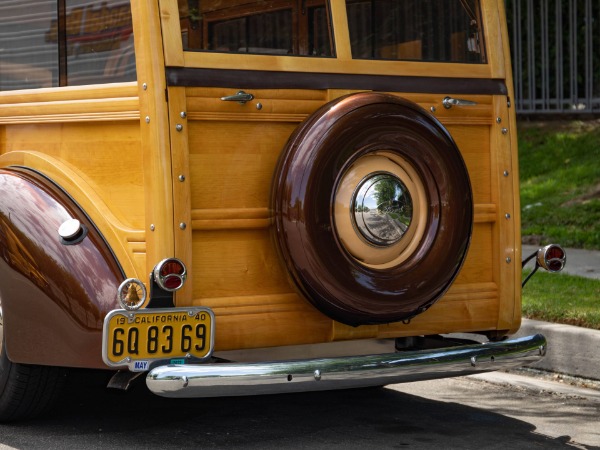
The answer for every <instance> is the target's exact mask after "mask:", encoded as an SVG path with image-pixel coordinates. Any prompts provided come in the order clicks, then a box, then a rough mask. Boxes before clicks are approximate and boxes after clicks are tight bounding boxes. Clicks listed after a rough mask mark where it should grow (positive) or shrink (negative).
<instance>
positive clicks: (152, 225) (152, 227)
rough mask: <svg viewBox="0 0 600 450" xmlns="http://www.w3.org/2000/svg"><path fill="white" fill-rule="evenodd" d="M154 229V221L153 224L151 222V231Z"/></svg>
mask: <svg viewBox="0 0 600 450" xmlns="http://www.w3.org/2000/svg"><path fill="white" fill-rule="evenodd" d="M154 229H155V227H154V224H153V223H151V224H150V231H154Z"/></svg>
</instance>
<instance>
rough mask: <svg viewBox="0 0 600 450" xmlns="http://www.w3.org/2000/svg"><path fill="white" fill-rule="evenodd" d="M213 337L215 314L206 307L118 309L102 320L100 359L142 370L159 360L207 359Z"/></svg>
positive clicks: (115, 365) (115, 364)
mask: <svg viewBox="0 0 600 450" xmlns="http://www.w3.org/2000/svg"><path fill="white" fill-rule="evenodd" d="M213 336H214V315H213V313H212V311H211V310H210V309H207V308H200V307H190V308H160V309H158V308H157V309H140V310H136V311H126V310H121V309H119V310H114V311H111V312H110V313H108V315H107V316H106V318H105V319H104V329H103V333H102V357H103V359H104V362H105V363H106V364H107V365H109V366H114V367H122V366H127V367H129V369H130V370H133V371H144V370H149V369H150V368H151V366H152V363H153V362H155V361H159V360H166V361H167V362H184V361H192V360H194V359H196V360H197V359H204V358H208V357H209V356H210V354H211V353H212V349H213V339H214V338H213Z"/></svg>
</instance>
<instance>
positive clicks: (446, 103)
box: [442, 97, 477, 109]
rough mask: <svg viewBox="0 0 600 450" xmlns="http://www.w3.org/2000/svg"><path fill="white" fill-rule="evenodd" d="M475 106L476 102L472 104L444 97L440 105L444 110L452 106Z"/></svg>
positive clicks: (467, 101) (469, 101)
mask: <svg viewBox="0 0 600 450" xmlns="http://www.w3.org/2000/svg"><path fill="white" fill-rule="evenodd" d="M476 104H477V102H472V101H471V100H463V99H460V98H452V97H445V98H444V100H442V105H444V108H446V109H450V108H452V107H453V106H475V105H476Z"/></svg>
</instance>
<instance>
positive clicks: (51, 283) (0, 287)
mask: <svg viewBox="0 0 600 450" xmlns="http://www.w3.org/2000/svg"><path fill="white" fill-rule="evenodd" d="M72 218H74V219H77V220H79V221H80V222H81V224H82V226H83V228H84V229H85V230H86V234H85V237H83V239H81V240H79V239H78V240H75V241H73V242H66V241H65V240H63V239H62V238H61V237H60V236H59V234H58V229H59V227H60V226H61V224H63V223H64V222H65V221H66V220H68V219H72ZM124 279H125V275H124V272H123V270H122V268H121V266H120V265H119V263H118V261H117V260H116V258H115V256H114V254H113V252H112V251H111V249H110V247H109V246H108V244H107V243H106V241H105V240H104V238H103V237H102V235H101V234H100V232H99V231H98V230H97V228H96V227H95V225H94V224H93V223H92V221H91V220H90V219H89V217H88V216H87V215H86V214H85V212H84V211H83V210H82V209H81V208H80V207H79V206H78V205H77V204H76V203H75V201H74V200H73V199H72V198H71V197H70V196H69V195H68V194H67V193H66V192H64V191H63V190H62V189H61V188H60V187H59V186H57V185H56V184H55V183H53V182H52V181H51V180H50V179H48V178H46V177H45V176H44V175H42V174H40V173H38V172H35V171H33V170H30V169H26V168H20V167H10V168H4V169H0V307H1V308H2V315H3V320H4V333H5V340H6V350H7V355H8V357H9V359H10V360H11V361H13V362H17V363H25V364H42V365H52V366H65V367H89V368H106V366H105V365H104V363H103V362H102V342H101V341H102V324H103V320H104V317H105V315H106V314H107V313H108V312H109V311H111V310H112V309H115V308H117V307H118V306H117V300H116V299H117V288H118V286H119V284H120V283H121V282H122V281H123V280H124Z"/></svg>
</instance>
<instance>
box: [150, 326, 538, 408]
mask: <svg viewBox="0 0 600 450" xmlns="http://www.w3.org/2000/svg"><path fill="white" fill-rule="evenodd" d="M545 352H546V338H544V336H542V335H541V334H537V335H535V336H527V337H522V338H518V339H511V340H507V341H504V342H489V343H485V344H474V345H465V346H460V347H450V348H443V349H435V350H421V351H407V352H399V353H386V354H381V355H367V356H350V357H338V358H322V359H309V360H298V361H274V362H265V363H243V364H240V363H217V364H198V365H167V366H160V367H156V368H155V369H153V370H152V371H150V373H148V376H147V377H146V384H147V385H148V388H149V389H150V391H152V392H154V393H155V394H157V395H161V396H164V397H224V396H238V395H261V394H276V393H287V392H304V391H319V390H331V389H346V388H356V387H368V386H381V385H386V384H394V383H403V382H410V381H422V380H431V379H436V378H446V377H455V376H462V375H470V374H474V373H480V372H491V371H494V370H501V369H508V368H511V367H519V366H522V365H525V364H528V363H531V362H534V361H537V360H539V359H541V358H542V357H543V356H544V354H545Z"/></svg>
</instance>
